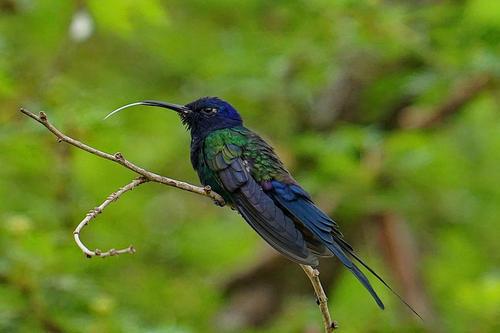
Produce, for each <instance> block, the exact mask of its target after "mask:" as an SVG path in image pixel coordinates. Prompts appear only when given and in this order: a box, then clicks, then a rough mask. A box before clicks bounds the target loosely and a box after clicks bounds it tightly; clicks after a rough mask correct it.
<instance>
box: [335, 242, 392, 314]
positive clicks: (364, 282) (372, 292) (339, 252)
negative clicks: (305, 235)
mask: <svg viewBox="0 0 500 333" xmlns="http://www.w3.org/2000/svg"><path fill="white" fill-rule="evenodd" d="M326 246H327V247H328V249H330V250H331V251H332V253H333V254H334V255H335V256H336V257H337V258H339V259H340V260H341V261H342V263H343V264H344V266H345V267H347V268H348V269H349V270H350V271H351V272H352V273H353V274H354V276H355V277H356V278H357V279H358V280H359V282H361V284H362V285H363V286H364V287H365V288H366V290H368V292H369V293H370V295H372V297H373V299H374V300H375V302H377V305H378V306H379V308H381V309H382V310H383V309H385V306H384V303H383V302H382V300H381V299H380V297H379V296H378V295H377V293H376V292H375V290H374V289H373V287H372V285H371V284H370V281H369V280H368V278H367V277H366V275H365V274H363V272H362V271H361V270H360V269H359V268H358V267H357V266H356V264H354V263H353V262H352V261H351V260H350V259H348V258H347V256H346V255H345V253H344V251H342V249H341V248H340V247H339V245H338V244H337V243H336V242H335V240H334V241H333V242H331V243H329V244H326ZM340 246H342V245H340ZM344 250H345V249H344ZM362 264H363V263H362ZM363 265H364V264H363Z"/></svg>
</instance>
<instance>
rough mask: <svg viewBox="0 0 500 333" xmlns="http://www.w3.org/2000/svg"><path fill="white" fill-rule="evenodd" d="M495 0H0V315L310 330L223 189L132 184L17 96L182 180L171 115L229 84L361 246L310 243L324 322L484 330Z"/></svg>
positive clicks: (495, 296)
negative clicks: (99, 253) (325, 300)
mask: <svg viewBox="0 0 500 333" xmlns="http://www.w3.org/2000/svg"><path fill="white" fill-rule="evenodd" d="M499 77H500V2H499V1H490V0H469V1H446V0H443V1H438V0H429V1H419V0H409V1H402V2H400V1H390V0H370V1H350V0H343V1H327V0H308V1H293V2H292V1H259V0H248V1H227V0H219V1H215V0H213V1H206V0H203V1H201V0H199V1H195V0H190V1H185V0H182V1H181V0H171V1H159V0H150V1H132V0H107V1H102V0H88V1H84V0H81V1H78V0H76V1H48V0H47V1H34V0H0V221H1V222H0V331H1V332H158V333H159V332H168V333H190V332H308V333H309V332H312V333H314V332H321V327H322V325H321V317H320V315H319V311H318V309H317V306H316V304H315V300H314V296H313V294H312V289H311V286H310V284H309V282H308V281H307V278H306V277H305V276H304V275H303V273H302V271H301V270H300V268H299V267H298V266H297V265H295V264H293V263H291V262H288V261H286V260H284V259H282V258H281V257H279V256H277V255H276V254H275V253H274V252H273V251H272V250H270V249H269V248H268V246H267V245H266V244H265V243H264V242H263V241H262V240H261V239H259V238H258V237H257V235H256V234H255V233H254V232H253V231H252V230H251V228H249V227H248V226H247V225H246V223H245V222H244V221H243V220H242V219H241V218H240V217H239V216H238V215H237V214H236V213H234V212H233V211H231V210H230V209H220V208H217V207H215V206H214V205H213V204H212V203H211V202H210V201H209V200H207V199H206V198H203V197H200V196H197V195H194V194H191V193H188V192H183V191H180V190H177V189H173V188H168V187H164V186H160V185H158V184H147V185H144V186H143V187H142V188H140V189H138V190H135V191H133V192H131V193H128V194H127V195H126V196H125V197H123V198H122V199H121V200H120V201H119V202H117V203H116V204H113V205H112V206H110V207H109V208H108V209H107V210H106V212H105V213H104V214H102V215H101V216H100V217H99V218H98V219H97V220H95V221H93V222H92V226H91V227H90V228H89V229H87V230H85V232H84V234H83V239H84V241H86V242H87V244H88V245H89V246H90V247H91V248H96V247H97V248H101V249H109V248H111V247H117V248H119V247H125V246H128V245H129V244H131V243H132V244H134V245H135V246H136V248H137V253H136V254H135V255H133V256H131V255H124V256H120V257H113V258H108V259H98V258H96V259H91V260H88V259H86V258H84V256H83V255H82V253H81V252H80V251H79V249H78V248H77V247H76V246H75V244H74V242H73V239H72V231H73V229H74V227H75V225H76V224H77V223H78V222H79V221H80V220H81V219H82V217H83V216H84V215H85V213H86V212H87V211H88V210H89V209H90V208H92V207H95V206H96V205H98V204H99V203H100V202H102V200H104V198H105V197H106V196H107V195H108V194H109V193H111V192H112V191H114V190H116V189H117V188H118V187H120V186H122V185H124V184H126V183H127V182H128V181H129V180H130V179H131V178H133V177H134V175H133V174H132V173H131V172H129V171H127V170H125V169H124V168H122V167H120V166H118V165H115V164H113V163H111V162H109V161H105V160H101V159H99V158H97V157H95V156H93V155H89V154H87V153H84V152H82V151H79V150H77V149H74V148H71V147H68V146H66V145H64V144H58V143H57V142H56V140H55V138H54V137H53V136H52V135H51V134H49V133H48V132H47V131H46V130H45V129H44V128H43V127H42V126H41V125H39V124H37V123H35V122H34V121H32V120H30V119H28V118H26V117H24V116H22V115H21V114H20V113H19V112H17V110H18V108H19V107H20V106H24V107H27V108H28V109H30V110H31V111H34V112H38V111H40V110H43V111H45V112H46V113H47V114H48V116H49V118H50V119H51V121H52V122H53V123H54V124H56V125H57V126H58V127H59V128H60V129H62V130H64V131H65V132H66V133H67V134H69V135H71V136H73V137H75V138H78V139H80V140H82V141H84V142H86V143H88V144H91V145H93V146H95V147H98V148H100V149H102V150H105V151H108V152H111V153H113V152H116V151H120V152H122V153H123V154H124V155H125V156H126V157H127V158H128V159H130V160H132V161H134V162H136V163H138V164H140V165H142V166H144V167H146V168H148V169H150V170H152V171H155V172H158V173H160V174H163V175H167V176H170V177H174V178H177V179H181V180H186V181H189V182H192V183H195V184H197V183H198V180H197V178H196V176H195V173H194V172H193V171H192V170H191V166H190V163H189V137H188V133H186V132H185V130H184V128H183V127H182V126H181V125H180V123H179V121H178V119H177V117H176V116H175V114H173V113H169V112H165V111H164V110H161V109H153V108H135V109H130V110H127V111H125V112H122V113H121V114H120V115H119V116H116V117H113V118H111V119H109V120H106V121H103V117H104V115H106V114H107V113H108V112H110V111H111V110H113V109H115V108H117V107H118V106H121V105H123V104H126V103H129V102H133V101H137V100H142V99H160V100H166V101H171V102H175V103H187V102H189V101H191V100H193V99H195V98H197V97H200V96H206V95H210V96H214V95H215V96H219V97H222V98H224V99H227V100H229V101H230V102H231V103H232V104H233V105H234V106H235V107H236V108H237V109H238V110H240V112H241V114H242V115H243V117H244V119H245V121H246V125H247V126H248V127H250V128H252V129H254V130H256V131H258V132H259V133H260V134H262V135H263V136H264V137H265V138H266V139H268V140H269V141H270V142H272V143H273V145H275V147H276V149H277V151H278V152H279V154H280V156H281V157H282V158H283V159H284V160H285V162H286V164H287V166H288V167H289V169H290V170H291V171H292V172H293V174H294V175H295V177H296V178H297V179H298V180H299V181H300V182H301V183H302V184H303V185H304V187H306V188H307V189H308V190H309V191H310V192H311V193H312V194H313V196H314V198H315V199H316V200H317V202H318V203H319V205H320V206H321V207H322V208H324V209H325V210H326V211H328V212H329V213H330V214H331V215H332V216H333V217H334V218H335V219H336V220H337V221H338V222H339V223H340V224H341V226H342V228H343V230H345V233H346V235H347V238H348V239H349V240H350V242H351V243H352V244H353V245H354V246H355V248H356V249H358V252H359V253H360V255H361V256H362V257H364V258H365V259H366V261H367V262H368V263H370V265H371V266H372V267H374V268H375V269H376V270H377V271H378V272H380V273H381V275H383V276H384V277H386V279H387V280H388V282H389V283H390V284H391V285H393V286H394V288H395V289H396V290H398V291H400V292H401V294H402V295H403V296H404V297H405V298H406V299H407V300H408V301H409V302H410V303H412V304H414V306H415V307H416V308H417V310H418V311H420V312H421V313H422V315H423V316H424V317H425V318H426V320H425V322H424V323H422V322H419V321H418V320H416V319H415V316H413V315H412V314H411V313H410V312H409V311H408V310H407V309H405V308H404V307H403V306H402V305H401V303H400V302H399V301H398V300H397V299H396V298H395V297H394V296H393V295H391V294H390V293H389V292H387V290H386V289H385V288H384V287H383V286H382V285H381V284H380V283H378V282H376V281H375V280H374V279H372V281H373V283H374V284H375V286H376V289H377V290H378V291H379V293H380V294H381V296H382V297H383V299H384V301H385V302H386V304H387V309H386V310H385V311H380V310H379V309H378V308H377V307H376V306H375V304H374V302H373V301H372V299H371V298H370V297H369V295H368V293H366V291H365V290H363V288H362V287H361V286H360V285H359V283H358V282H357V281H356V280H355V279H354V278H353V277H352V276H351V274H349V273H348V272H346V270H344V269H343V268H341V267H340V266H339V264H338V262H337V261H336V260H334V259H332V260H328V261H324V262H322V278H323V281H324V284H325V286H326V287H327V289H328V295H329V298H330V307H331V310H332V313H333V316H334V318H335V319H336V320H338V321H339V323H340V325H341V332H345V333H348V332H498V331H500V270H499V261H500V260H499V259H500V249H499V217H500V112H499V106H500V105H499V104H500V93H499V89H498V87H499V84H498V83H499Z"/></svg>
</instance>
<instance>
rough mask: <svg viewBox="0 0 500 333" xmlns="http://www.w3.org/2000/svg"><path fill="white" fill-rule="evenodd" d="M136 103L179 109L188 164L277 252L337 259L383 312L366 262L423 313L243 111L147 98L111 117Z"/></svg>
mask: <svg viewBox="0 0 500 333" xmlns="http://www.w3.org/2000/svg"><path fill="white" fill-rule="evenodd" d="M139 105H144V106H152V107H160V108H165V109H169V110H172V111H175V112H177V113H178V115H179V116H180V119H181V122H182V123H183V124H184V125H185V127H186V128H187V130H188V131H189V132H190V134H191V149H190V158H191V164H192V166H193V169H194V170H195V171H196V172H197V174H198V177H199V179H200V182H201V183H202V184H203V185H204V186H210V188H211V189H212V190H213V191H215V192H216V193H218V194H220V195H221V196H222V198H223V199H224V200H225V202H226V204H228V205H229V206H230V207H231V208H233V209H234V210H236V211H237V212H238V213H239V214H240V215H241V216H242V217H243V219H244V220H245V221H246V222H247V223H248V224H249V225H250V227H252V228H253V229H254V230H255V232H257V234H259V235H260V237H262V238H263V239H264V240H265V241H266V242H267V243H268V244H269V245H270V246H271V247H273V248H274V249H275V250H276V251H278V252H279V253H281V254H282V255H283V256H285V257H286V258H288V259H290V260H291V261H293V262H296V263H298V264H302V265H309V266H312V267H318V266H319V261H318V259H319V258H320V257H337V258H338V259H339V260H340V262H341V263H342V264H343V265H344V266H345V267H346V268H347V269H348V270H349V271H350V272H351V273H352V274H353V275H354V276H355V277H356V278H357V279H358V281H359V282H360V283H361V285H363V287H364V288H365V289H366V290H367V291H368V292H369V294H370V295H371V296H372V298H373V299H374V300H375V302H376V304H377V305H378V307H379V308H381V309H384V308H385V306H384V303H383V302H382V300H381V299H380V297H379V296H378V294H377V293H376V291H375V290H374V288H373V286H372V284H371V283H370V281H369V280H368V278H367V277H366V275H365V274H364V273H363V271H362V270H361V269H360V268H359V267H358V265H361V266H363V267H364V268H365V269H366V270H368V271H369V272H370V273H371V274H373V276H374V277H375V278H377V279H378V280H379V281H380V282H381V283H383V284H384V285H385V286H386V287H387V288H388V289H389V290H390V291H391V292H392V293H394V294H395V295H396V296H397V297H398V298H399V299H400V300H401V301H402V302H403V303H404V304H405V305H406V306H407V307H408V308H409V309H410V310H411V311H413V312H414V313H415V314H416V315H417V316H418V317H420V315H419V314H418V313H417V312H416V311H415V310H414V309H413V308H412V307H411V306H410V305H409V304H408V303H407V302H406V301H405V300H404V299H403V298H402V297H401V296H400V295H399V294H397V293H396V292H395V291H394V290H393V289H392V288H391V287H390V286H389V285H388V284H387V283H386V282H385V281H384V280H383V279H382V278H381V277H380V275H378V274H377V273H376V272H375V271H374V270H373V269H372V268H370V267H369V266H368V265H367V264H366V263H365V262H364V261H363V260H362V259H361V258H360V257H359V256H358V255H357V254H356V253H355V252H354V249H353V247H352V246H351V245H349V243H348V242H347V241H346V240H345V239H344V235H343V234H342V232H341V230H340V227H339V225H338V224H337V222H335V221H334V220H333V219H332V218H330V217H329V216H328V215H327V214H326V213H324V212H323V211H322V210H321V209H320V208H319V207H318V206H317V205H316V204H315V203H314V201H313V199H312V197H311V195H310V194H309V193H308V192H307V191H306V190H305V189H304V188H303V187H302V186H301V185H300V184H299V183H298V182H297V181H296V180H295V179H294V178H293V177H292V175H291V173H290V172H289V171H288V170H287V169H286V167H285V165H284V164H283V162H282V161H281V159H280V158H279V157H278V155H277V153H276V151H275V150H274V148H273V147H272V146H271V145H270V144H269V143H267V142H266V141H265V140H264V139H263V138H261V137H260V136H259V135H258V134H257V133H255V132H254V131H252V130H250V129H248V128H247V127H245V126H244V125H243V120H242V118H241V116H240V114H239V112H238V111H237V110H236V109H235V108H234V107H233V106H232V105H231V104H230V103H229V102H227V101H225V100H223V99H220V98H218V97H202V98H199V99H197V100H195V101H193V102H190V103H188V104H185V105H180V104H173V103H168V102H162V101H155V100H144V101H140V102H135V103H131V104H127V105H125V106H122V107H120V108H118V109H116V110H114V111H113V112H111V113H109V114H108V115H107V116H106V118H108V117H110V116H112V115H113V114H115V113H117V112H119V111H122V110H123V109H126V108H129V107H132V106H139ZM420 318H421V317H420Z"/></svg>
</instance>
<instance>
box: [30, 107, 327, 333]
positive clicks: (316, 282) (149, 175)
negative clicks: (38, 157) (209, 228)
mask: <svg viewBox="0 0 500 333" xmlns="http://www.w3.org/2000/svg"><path fill="white" fill-rule="evenodd" d="M20 111H21V112H22V113H23V114H24V115H26V116H28V117H30V118H32V119H34V120H36V121H37V122H39V123H40V124H42V125H43V126H45V127H46V128H47V129H48V130H49V131H50V132H52V133H53V134H54V135H55V136H56V137H57V138H58V141H59V142H66V143H69V144H70V145H73V146H75V147H77V148H80V149H82V150H84V151H86V152H88V153H91V154H93V155H96V156H99V157H102V158H105V159H107V160H110V161H113V162H116V163H118V164H120V165H122V166H124V167H126V168H127V169H129V170H132V171H134V172H135V173H137V174H139V175H140V177H138V178H136V179H134V180H133V181H131V182H130V183H128V184H127V185H125V186H124V187H122V188H120V189H119V190H118V191H116V192H114V193H112V194H111V195H109V196H108V197H107V198H106V200H105V201H104V202H103V203H102V204H101V205H99V206H98V207H96V208H94V209H92V210H91V211H90V212H89V213H88V214H87V215H86V216H85V218H84V219H83V220H82V221H81V222H80V223H79V224H78V226H77V227H76V229H75V231H74V232H73V236H74V239H75V242H76V244H77V245H78V247H79V248H80V249H81V250H82V251H83V253H85V255H86V256H87V257H88V258H92V257H96V256H97V257H103V258H104V257H109V256H115V255H120V254H123V253H134V252H135V249H134V247H133V246H132V245H130V246H129V247H127V248H124V249H120V250H116V249H110V250H108V251H106V252H102V251H100V250H99V249H95V250H94V251H92V250H89V248H88V247H86V246H85V244H83V242H82V241H81V240H80V233H81V232H82V230H83V228H85V226H87V225H88V224H89V222H90V221H91V220H92V219H94V218H95V217H96V216H97V215H98V214H100V213H102V211H103V210H104V209H105V208H106V207H107V206H108V205H109V204H111V203H112V202H113V201H116V200H117V199H119V198H120V197H121V196H122V195H123V194H125V193H126V192H128V191H131V190H133V189H134V188H136V187H138V186H140V185H141V184H144V183H146V182H149V181H152V182H157V183H161V184H164V185H168V186H173V187H176V188H179V189H182V190H185V191H189V192H193V193H196V194H200V195H203V196H206V197H209V198H211V199H212V200H214V202H215V203H216V204H218V205H220V206H223V205H225V202H224V199H223V198H222V197H221V196H220V195H219V194H217V193H215V192H214V191H212V189H211V188H210V187H209V186H206V187H198V186H195V185H192V184H189V183H185V182H181V181H178V180H175V179H171V178H167V177H164V176H160V175H158V174H155V173H153V172H150V171H148V170H146V169H144V168H141V167H139V166H137V165H135V164H133V163H132V162H130V161H128V160H126V159H125V158H124V157H123V155H122V154H121V153H119V152H117V153H115V154H109V153H105V152H103V151H100V150H98V149H96V148H93V147H91V146H88V145H86V144H84V143H82V142H80V141H78V140H75V139H73V138H71V137H69V136H67V135H65V134H64V133H62V132H61V131H60V130H58V129H57V128H56V127H55V126H54V125H52V124H51V123H50V122H49V121H48V118H47V115H46V114H45V113H44V112H40V114H39V116H37V115H35V114H34V113H32V112H30V111H28V110H26V109H24V108H21V109H20ZM300 266H301V267H302V269H303V270H304V272H305V273H306V275H307V277H308V278H309V280H310V281H311V284H312V285H313V288H314V292H315V293H316V297H317V299H318V305H319V308H320V311H321V314H322V316H323V323H324V326H325V332H326V333H331V332H333V330H334V329H335V328H337V324H336V322H334V321H332V319H331V317H330V313H329V311H328V299H327V297H326V294H325V291H324V290H323V287H322V285H321V281H320V279H319V271H318V270H316V269H313V268H312V267H311V266H306V265H300Z"/></svg>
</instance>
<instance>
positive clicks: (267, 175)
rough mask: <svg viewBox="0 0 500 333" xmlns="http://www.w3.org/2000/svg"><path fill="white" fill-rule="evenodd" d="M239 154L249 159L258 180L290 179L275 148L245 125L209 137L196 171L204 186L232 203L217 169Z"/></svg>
mask: <svg viewBox="0 0 500 333" xmlns="http://www.w3.org/2000/svg"><path fill="white" fill-rule="evenodd" d="M237 157H241V158H243V159H244V160H245V161H247V162H248V168H249V170H250V173H251V174H252V176H253V178H254V179H255V180H256V181H258V182H265V181H270V180H273V179H276V180H288V179H291V176H290V174H289V172H288V171H287V170H286V169H285V167H284V166H283V163H282V162H281V161H280V160H279V159H278V157H277V156H276V154H275V152H274V150H273V148H272V147H271V146H269V145H268V144H267V143H266V142H265V141H264V140H262V138H260V137H259V136H258V135H257V134H255V133H254V132H252V131H250V130H249V129H247V128H245V127H234V128H225V129H220V130H217V131H214V132H212V133H210V134H208V135H207V136H206V138H205V140H204V142H203V146H202V147H201V149H200V150H199V152H198V156H197V159H198V162H197V163H198V168H197V172H198V175H199V177H200V180H201V182H202V183H203V184H204V185H210V186H211V187H212V188H213V189H214V190H215V191H217V192H218V193H221V195H222V196H223V197H224V199H225V200H226V201H227V202H229V203H231V202H232V199H231V197H230V195H229V194H228V193H227V191H226V190H225V189H224V188H223V186H221V184H220V181H219V180H218V177H217V171H218V170H220V169H222V168H224V167H225V166H226V165H227V164H229V163H230V162H231V161H232V160H233V159H234V158H237Z"/></svg>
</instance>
